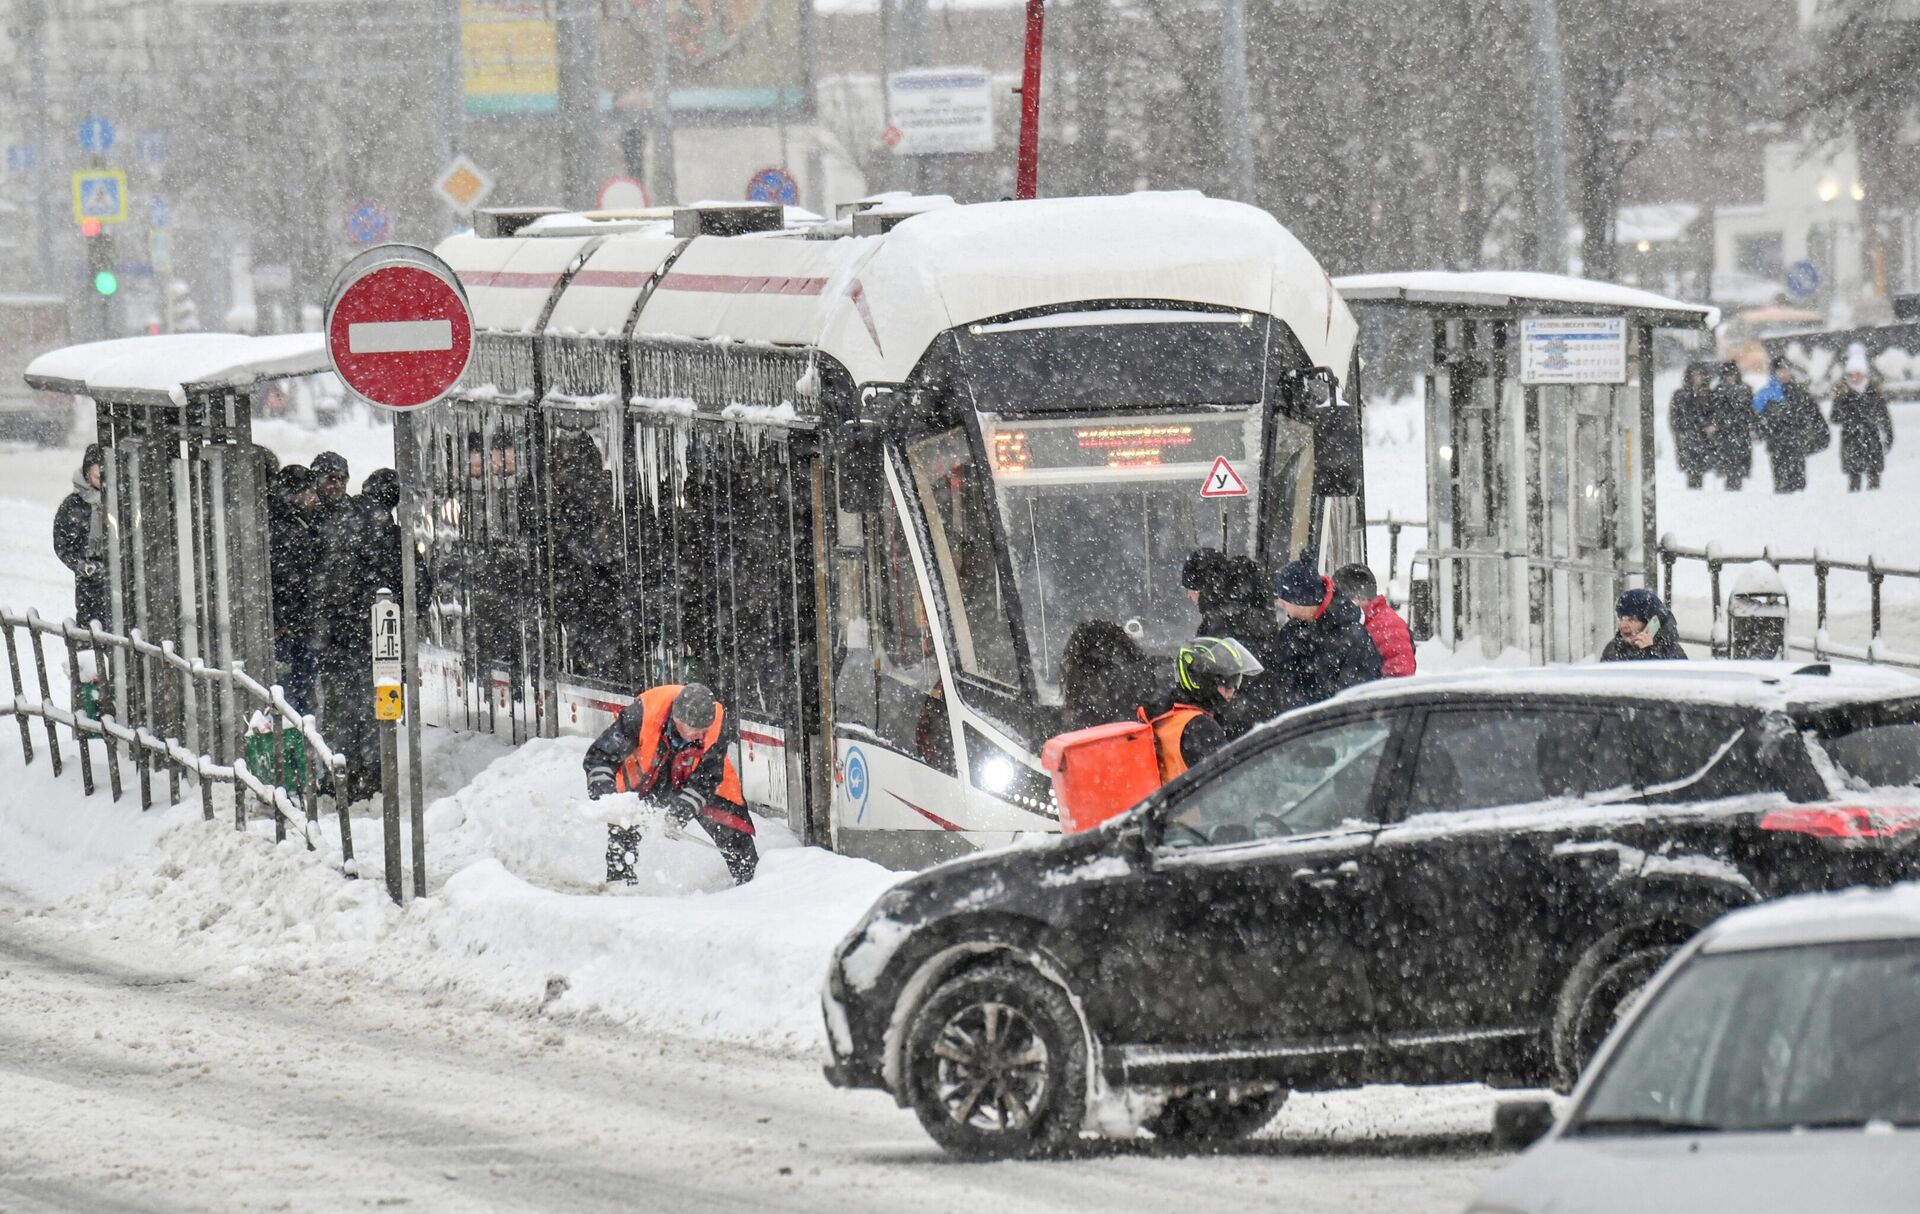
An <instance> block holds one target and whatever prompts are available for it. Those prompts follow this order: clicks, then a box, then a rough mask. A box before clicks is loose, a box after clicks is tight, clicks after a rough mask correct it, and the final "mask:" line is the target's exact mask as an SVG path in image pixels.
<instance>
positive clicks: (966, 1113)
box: [933, 1001, 1051, 1133]
mask: <svg viewBox="0 0 1920 1214" xmlns="http://www.w3.org/2000/svg"><path fill="white" fill-rule="evenodd" d="M933 1055H934V1057H935V1058H936V1059H937V1060H938V1061H937V1064H936V1067H935V1071H934V1077H933V1078H934V1094H935V1095H936V1096H937V1097H938V1099H939V1101H940V1105H941V1107H942V1108H944V1109H945V1110H946V1113H947V1116H948V1117H950V1118H951V1119H952V1120H953V1121H955V1122H956V1123H958V1124H960V1125H964V1126H968V1127H971V1128H973V1129H975V1130H981V1131H986V1132H989V1133H994V1132H999V1133H1004V1132H1006V1131H1010V1130H1024V1129H1025V1128H1026V1127H1027V1126H1028V1125H1029V1124H1030V1123H1031V1122H1032V1121H1033V1119H1034V1117H1035V1116H1036V1115H1037V1114H1038V1113H1039V1111H1040V1109H1041V1107H1042V1105H1043V1103H1044V1102H1045V1100H1046V1097H1047V1083H1048V1080H1049V1078H1050V1075H1051V1068H1050V1066H1049V1063H1050V1061H1051V1059H1050V1057H1049V1054H1048V1051H1047V1043H1046V1041H1045V1040H1044V1039H1043V1038H1042V1037H1041V1036H1040V1032H1039V1030H1038V1028H1036V1027H1035V1025H1034V1023H1033V1021H1032V1020H1030V1019H1028V1017H1027V1015H1026V1014H1025V1013H1024V1012H1022V1011H1021V1010H1020V1009H1018V1008H1016V1007H1013V1006H1012V1005H1010V1004H1006V1003H999V1002H993V1001H982V1002H979V1003H973V1004H968V1005H967V1006H965V1007H963V1008H961V1009H960V1010H959V1011H957V1012H955V1013H954V1014H953V1015H952V1016H951V1017H949V1018H948V1020H947V1022H946V1024H944V1025H942V1026H941V1029H940V1035H939V1037H938V1038H937V1039H935V1041H934V1045H933Z"/></svg>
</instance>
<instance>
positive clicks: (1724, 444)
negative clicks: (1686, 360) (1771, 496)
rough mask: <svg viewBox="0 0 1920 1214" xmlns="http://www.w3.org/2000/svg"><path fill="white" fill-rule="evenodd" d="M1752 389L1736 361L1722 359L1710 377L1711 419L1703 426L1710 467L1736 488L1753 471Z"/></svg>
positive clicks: (1729, 486)
mask: <svg viewBox="0 0 1920 1214" xmlns="http://www.w3.org/2000/svg"><path fill="white" fill-rule="evenodd" d="M1753 428H1754V416H1753V389H1752V388H1749V387H1747V381H1746V377H1745V376H1743V375H1741V374H1740V364H1739V363H1737V362H1723V363H1721V364H1720V367H1719V370H1718V373H1717V374H1716V375H1715V376H1714V381H1713V420H1712V422H1711V423H1710V424H1709V425H1708V427H1707V435H1708V447H1709V453H1710V456H1711V460H1712V465H1713V469H1714V470H1715V471H1717V472H1718V473H1720V475H1721V476H1724V477H1725V478H1726V479H1727V488H1729V489H1738V488H1740V486H1741V485H1742V484H1743V483H1744V482H1745V481H1746V479H1747V477H1749V476H1751V475H1752V474H1753Z"/></svg>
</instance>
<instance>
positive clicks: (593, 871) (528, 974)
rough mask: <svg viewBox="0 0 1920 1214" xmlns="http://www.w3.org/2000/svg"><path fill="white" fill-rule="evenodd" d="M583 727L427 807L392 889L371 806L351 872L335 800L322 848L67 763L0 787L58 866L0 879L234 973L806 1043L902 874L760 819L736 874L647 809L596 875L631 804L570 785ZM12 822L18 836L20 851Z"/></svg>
mask: <svg viewBox="0 0 1920 1214" xmlns="http://www.w3.org/2000/svg"><path fill="white" fill-rule="evenodd" d="M586 746H587V740H586V739H584V738H561V739H553V740H540V741H535V742H532V743H529V744H528V745H526V746H524V747H522V748H520V749H519V750H517V751H513V752H510V753H507V754H505V755H504V756H503V757H501V758H499V759H498V760H496V761H495V762H493V763H492V764H491V765H490V766H488V767H487V768H486V769H485V770H483V771H481V772H480V773H479V774H478V775H477V776H476V777H475V778H474V779H473V780H472V781H471V782H470V783H468V784H467V785H466V786H465V787H462V788H460V789H459V790H458V791H456V792H454V793H453V794H452V795H450V796H446V797H443V798H441V799H439V800H437V801H435V802H434V803H433V804H432V805H431V806H429V808H428V810H427V824H428V831H427V838H428V859H427V863H428V872H429V875H430V877H431V878H434V879H436V880H437V878H438V875H439V874H447V875H446V877H445V881H444V884H440V885H438V886H437V887H435V888H433V889H432V891H431V893H432V896H430V897H427V898H423V899H417V900H415V901H413V902H412V903H410V904H409V905H408V906H407V907H406V908H404V909H402V908H399V907H395V906H393V905H392V904H391V903H390V902H389V901H388V900H387V896H386V889H385V883H384V880H383V879H382V865H383V859H382V852H381V829H380V821H379V819H378V818H376V817H365V818H357V819H355V820H354V822H353V827H354V831H353V834H354V847H355V851H356V854H357V856H358V861H357V867H358V869H359V871H360V873H361V874H362V875H363V876H364V878H365V879H363V880H358V881H348V880H343V879H342V876H341V867H342V861H341V857H340V849H339V842H338V838H337V835H336V833H335V824H334V822H333V821H332V820H325V821H323V823H322V827H323V829H322V832H321V833H322V835H323V837H324V842H323V844H322V847H321V850H320V851H319V852H308V851H307V850H306V849H305V847H304V846H302V845H301V844H300V843H299V842H298V841H297V840H296V841H290V842H288V843H284V844H278V845H276V844H275V843H274V842H273V838H272V829H271V826H270V825H269V824H268V823H265V822H260V823H256V824H255V827H254V829H253V830H251V831H249V832H247V833H245V834H242V833H238V832H235V831H233V830H232V829H231V828H230V826H229V825H228V824H229V823H230V822H231V820H232V819H231V816H230V811H222V810H219V809H216V814H215V818H216V820H215V821H214V822H211V823H208V822H205V821H203V820H202V819H201V815H200V811H199V807H198V803H197V800H190V801H189V802H188V803H185V804H182V805H181V806H178V807H176V808H174V809H172V810H169V811H166V812H164V813H163V812H159V811H156V812H154V813H152V814H148V815H141V814H140V812H139V810H138V809H137V808H128V806H129V804H130V803H128V802H123V803H122V805H121V806H117V807H116V806H112V805H111V804H110V803H109V802H107V801H106V800H105V799H104V798H95V799H93V800H82V799H81V798H79V797H78V795H77V793H78V786H77V784H75V783H74V782H73V779H72V777H71V776H68V777H66V778H65V779H63V780H62V781H61V782H60V783H59V784H58V785H54V784H52V783H48V784H47V785H46V786H45V787H35V788H34V789H33V790H32V792H31V794H30V795H29V796H25V797H21V796H15V795H14V794H12V793H11V792H10V793H8V794H6V795H5V796H0V832H4V835H5V845H4V847H3V848H0V854H4V855H6V856H9V857H11V856H14V855H16V854H23V855H27V856H28V857H29V858H30V859H32V860H33V862H35V863H37V864H38V865H39V866H40V867H43V868H45V869H47V870H49V871H54V872H65V873H69V874H72V875H73V876H72V878H71V879H70V880H66V881H62V882H57V883H48V882H44V881H42V882H33V881H27V880H18V879H16V878H17V877H18V876H19V874H17V873H14V872H13V871H12V869H11V867H6V868H0V880H3V881H7V882H8V883H9V884H14V885H16V886H17V887H19V888H22V889H24V890H27V891H29V892H34V893H38V894H40V895H42V896H45V897H58V896H61V895H69V894H70V895H71V896H70V897H69V898H68V899H67V901H66V903H65V905H64V906H63V907H61V908H60V909H59V911H57V912H56V915H55V917H56V918H69V917H71V918H74V919H77V920H78V921H79V922H80V923H82V924H83V925H85V926H86V927H87V928H90V929H92V930H97V931H103V932H107V933H110V934H112V935H115V936H121V937H127V938H132V939H136V940H146V941H152V942H153V943H154V945H155V946H157V947H159V948H163V949H165V950H167V951H168V952H171V953H177V954H179V955H180V956H181V957H182V958H183V959H185V960H186V961H188V962H189V963H197V964H200V965H203V966H205V967H206V968H207V969H208V970H209V971H210V972H213V973H217V974H224V975H229V976H231V977H233V978H235V979H239V980H245V979H249V978H255V977H262V976H266V975H274V974H290V973H295V974H297V973H312V974H316V975H319V976H321V977H324V978H327V979H329V980H335V981H338V982H339V983H340V984H341V985H343V986H351V985H353V984H355V983H358V982H366V981H372V982H378V983H381V984H384V985H395V986H400V987H404V988H417V989H423V990H436V991H437V990H452V991H458V992H462V993H465V994H467V995H469V996H473V997H477V998H478V999H480V1000H482V1001H486V1002H492V1003H499V1004H502V1005H505V1006H509V1007H519V1008H523V1009H525V1010H528V1011H533V1010H536V1009H538V1010H543V1011H545V1012H547V1013H549V1014H561V1013H579V1014H589V1013H590V1014H595V1015H601V1016H607V1017H610V1018H613V1019H616V1020H619V1021H622V1022H625V1023H629V1024H633V1025H636V1026H639V1027H643V1028H646V1029H649V1030H653V1031H657V1032H663V1033H670V1034H674V1035H678V1036H686V1037H693V1038H698V1039H703V1040H711V1041H724V1042H730V1043H739V1044H748V1045H755V1046H760V1047H763V1048H770V1049H776V1050H807V1049H812V1048H817V1046H818V1045H819V1043H820V1040H821V1036H822V1029H821V1024H820V1013H819V996H818V992H819V986H820V981H821V977H822V975H823V974H824V973H825V972H826V966H827V961H828V957H829V954H830V952H831V950H832V948H833V947H834V945H835V944H837V943H838V941H839V940H840V939H841V938H842V937H844V936H845V935H846V933H847V931H848V930H849V929H850V928H851V927H852V926H853V924H854V922H855V921H857V920H858V919H859V918H860V916H861V915H863V914H864V913H865V912H866V910H867V908H868V907H869V906H871V905H872V903H873V901H874V900H875V899H876V898H877V897H878V896H879V894H880V893H881V892H882V891H883V890H885V889H886V888H887V887H888V886H890V885H891V884H893V882H895V881H896V880H898V879H899V874H896V873H892V872H889V871H887V870H885V869H882V868H880V867H879V866H877V865H874V864H869V863H867V862H865V861H861V860H852V859H848V858H846V857H842V856H836V855H833V854H831V853H829V852H825V851H821V850H819V849H814V848H803V847H801V846H799V845H798V842H797V841H796V840H795V839H794V837H793V836H792V834H791V833H790V832H789V831H787V830H786V829H785V828H784V827H783V826H781V825H780V824H778V823H771V822H767V821H764V820H761V821H760V823H759V825H760V828H761V834H760V846H761V853H762V858H761V865H760V870H759V875H758V876H757V877H756V878H755V880H754V881H753V882H752V883H751V884H749V885H747V886H745V887H741V888H734V887H733V885H732V882H731V881H730V879H729V878H728V877H727V874H726V869H725V867H724V865H723V864H722V862H721V859H720V856H719V853H718V852H717V851H716V850H715V849H714V848H713V846H712V845H711V844H710V843H709V842H708V841H707V840H706V838H705V836H704V834H702V833H701V832H700V830H699V828H698V827H697V826H696V827H692V828H690V829H689V830H688V831H687V832H686V835H685V837H683V838H681V839H679V840H670V839H667V838H665V837H664V836H663V834H662V833H661V831H660V829H659V823H658V822H655V821H641V822H640V825H641V826H642V830H643V841H642V843H641V845H640V848H639V863H638V864H637V865H636V871H637V872H638V874H639V875H640V878H641V880H640V883H639V884H638V885H636V886H634V887H632V888H631V889H625V888H623V889H619V890H615V891H611V892H610V891H608V890H607V889H606V888H605V886H604V884H603V882H602V878H603V876H604V873H605V854H606V823H607V821H608V820H609V819H610V818H613V817H617V816H619V815H621V814H622V813H623V812H624V813H627V814H631V815H633V816H635V817H638V816H639V815H638V812H637V809H636V806H635V803H634V799H633V798H631V797H622V798H614V799H612V800H610V801H605V802H598V803H596V802H590V801H588V800H586V799H585V797H584V796H583V795H582V794H581V784H582V780H581V774H580V771H581V767H580V764H581V758H582V756H583V754H584V752H585V749H586ZM15 761H17V758H16V760H15ZM40 767H41V769H44V768H45V765H44V764H42V765H40ZM50 779H51V777H50V776H49V777H48V780H49V781H50ZM136 824H137V828H135V825H136ZM22 840H24V841H26V842H27V843H28V844H29V845H30V846H31V847H32V848H34V849H35V850H34V851H32V852H24V851H22V849H21V848H20V847H19V846H18V844H19V842H20V841H22ZM409 854H410V852H409Z"/></svg>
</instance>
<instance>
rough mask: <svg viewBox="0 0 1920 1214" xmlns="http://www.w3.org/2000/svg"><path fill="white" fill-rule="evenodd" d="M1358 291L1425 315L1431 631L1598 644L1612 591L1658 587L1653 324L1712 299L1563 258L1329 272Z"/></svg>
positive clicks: (1493, 648)
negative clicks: (1549, 269)
mask: <svg viewBox="0 0 1920 1214" xmlns="http://www.w3.org/2000/svg"><path fill="white" fill-rule="evenodd" d="M1334 285H1335V286H1336V287H1337V288H1338V289H1339V291H1340V294H1341V295H1342V297H1344V298H1345V299H1346V301H1347V303H1348V304H1349V305H1351V306H1352V307H1353V308H1354V309H1355V310H1356V311H1361V310H1365V309H1375V310H1388V311H1397V312H1402V313H1414V314H1417V315H1418V316H1419V317H1420V318H1421V319H1423V320H1425V321H1428V322H1430V324H1431V340H1430V345H1429V347H1428V352H1429V358H1428V361H1427V367H1426V370H1425V372H1424V375H1423V379H1424V384H1425V395H1426V457H1427V462H1426V467H1427V520H1428V525H1427V544H1426V547H1425V548H1424V549H1423V550H1421V551H1420V552H1418V553H1416V554H1415V557H1414V559H1415V562H1416V564H1419V563H1424V565H1425V568H1426V571H1427V580H1426V583H1425V585H1424V586H1422V585H1420V584H1419V583H1418V582H1416V605H1418V600H1419V599H1420V598H1421V597H1425V596H1428V595H1430V596H1431V597H1430V600H1429V601H1430V604H1431V610H1430V611H1429V612H1426V613H1422V612H1420V611H1418V610H1416V615H1420V614H1425V615H1426V616H1427V618H1428V619H1430V620H1431V629H1432V635H1436V636H1438V637H1440V638H1441V639H1443V640H1444V641H1446V642H1447V643H1448V644H1449V645H1451V646H1453V647H1454V648H1455V649H1459V648H1461V647H1462V646H1466V645H1471V644H1476V643H1477V645H1478V646H1479V648H1480V650H1481V653H1482V654H1483V655H1484V656H1486V657H1489V658H1491V657H1496V656H1498V655H1499V654H1500V653H1502V652H1503V651H1505V650H1508V649H1517V650H1519V651H1521V652H1523V653H1525V654H1526V655H1527V656H1528V658H1529V659H1530V660H1531V661H1532V662H1534V663H1545V662H1567V661H1577V660H1579V659H1582V658H1587V657H1591V656H1593V655H1594V654H1596V653H1598V652H1599V650H1600V649H1601V647H1602V646H1604V645H1605V644H1606V641H1607V638H1608V637H1609V636H1611V635H1612V633H1613V631H1614V614H1613V604H1614V600H1615V599H1616V598H1617V597H1618V595H1619V593H1620V592H1621V591H1622V590H1625V589H1627V588H1628V587H1630V586H1657V585H1658V584H1659V582H1658V578H1657V570H1656V564H1657V552H1656V549H1657V545H1658V536H1659V527H1658V523H1657V521H1656V518H1655V501H1654V458H1655V435H1654V399H1653V380H1654V335H1655V333H1656V332H1658V331H1659V330H1662V329H1678V330H1695V331H1699V330H1705V331H1707V332H1711V330H1712V329H1713V327H1714V326H1715V325H1716V324H1717V323H1718V322H1719V311H1718V309H1715V308H1712V307H1708V306H1706V305H1702V304H1690V303H1683V302H1681V301H1679V300H1675V299H1668V298H1666V297H1664V296H1660V295H1656V294H1653V293H1652V292H1649V291H1642V290H1638V289H1635V288H1632V287H1622V286H1616V285H1613V284H1611V283H1600V282H1591V281H1588V280H1586V279H1580V278H1570V277H1563V276H1560V275H1553V274H1537V273H1523V272H1491V271H1478V272H1459V273H1456V272H1445V271H1427V272H1415V273H1397V274H1359V275H1352V276H1349V277H1345V278H1339V279H1335V280H1334Z"/></svg>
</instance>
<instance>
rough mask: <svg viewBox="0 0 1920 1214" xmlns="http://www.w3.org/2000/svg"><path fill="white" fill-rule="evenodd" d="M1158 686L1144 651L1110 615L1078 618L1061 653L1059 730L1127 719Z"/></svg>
mask: <svg viewBox="0 0 1920 1214" xmlns="http://www.w3.org/2000/svg"><path fill="white" fill-rule="evenodd" d="M1158 690H1159V680H1158V679H1156V678H1155V677H1154V673H1153V669H1152V666H1151V665H1150V663H1149V662H1148V661H1147V655H1146V654H1145V653H1144V652H1143V651H1142V650H1141V648H1140V645H1139V643H1138V642H1136V641H1135V640H1134V639H1133V638H1132V637H1130V636H1128V635H1127V631H1126V629H1124V628H1122V627H1121V626H1120V625H1118V624H1116V623H1114V622H1113V621H1111V620H1082V621H1081V622H1080V624H1079V625H1078V626H1076V627H1075V628H1074V630H1073V632H1072V634H1071V635H1069V636H1068V637H1067V648H1066V651H1065V652H1064V653H1062V654H1061V655H1060V691H1061V698H1062V700H1063V701H1064V704H1063V706H1062V708H1061V711H1060V732H1061V733H1070V732H1072V731H1073V730H1076V729H1088V728H1091V727H1093V726H1095V725H1107V724H1111V723H1112V722H1114V721H1126V720H1131V719H1132V718H1133V716H1134V714H1135V712H1136V710H1138V708H1139V707H1140V705H1142V704H1144V703H1146V702H1147V701H1148V700H1149V699H1151V698H1152V697H1153V696H1154V694H1155V693H1156V692H1157V691H1158Z"/></svg>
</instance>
